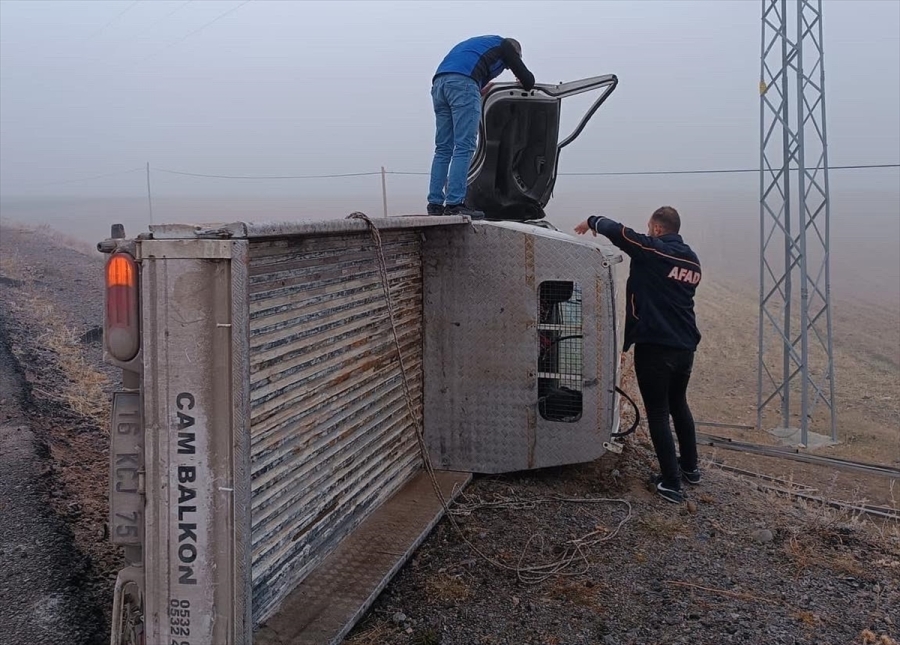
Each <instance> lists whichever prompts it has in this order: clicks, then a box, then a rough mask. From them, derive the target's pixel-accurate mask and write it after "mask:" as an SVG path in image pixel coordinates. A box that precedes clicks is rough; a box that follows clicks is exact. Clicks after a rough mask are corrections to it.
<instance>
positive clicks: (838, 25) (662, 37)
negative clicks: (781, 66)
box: [0, 0, 900, 196]
mask: <svg viewBox="0 0 900 645" xmlns="http://www.w3.org/2000/svg"><path fill="white" fill-rule="evenodd" d="M240 4H241V2H240V1H239V0H231V1H229V2H214V1H210V0H203V1H199V0H198V1H194V2H188V3H185V2H184V1H183V0H177V1H173V2H168V1H153V2H150V1H143V2H138V3H136V4H134V5H133V6H130V5H132V3H131V1H130V0H124V1H121V2H120V1H111V0H110V1H103V2H77V1H74V0H67V1H65V2H43V1H42V2H20V1H9V0H4V1H3V2H2V3H0V194H2V195H4V196H11V195H17V194H35V193H38V194H47V193H50V194H93V195H97V194H107V193H108V194H116V195H122V194H131V193H134V192H136V193H138V194H139V191H140V190H141V186H142V182H144V178H143V176H142V175H141V174H140V173H133V174H131V175H128V176H126V177H118V178H109V179H104V180H96V181H89V182H83V183H78V182H76V183H70V184H64V185H56V186H46V184H50V183H53V182H62V181H66V180H69V179H77V178H81V177H90V176H92V175H96V174H101V173H106V172H113V171H118V170H123V169H128V168H133V167H138V166H143V164H144V163H145V162H148V161H149V162H150V163H151V165H152V166H153V167H154V168H170V169H177V170H187V171H192V172H200V173H220V174H318V173H329V172H335V173H346V172H360V171H373V170H378V169H379V167H380V166H382V165H384V166H386V167H387V168H388V169H392V170H412V171H427V170H428V168H429V164H430V160H431V153H432V149H433V128H434V126H433V122H434V117H433V113H432V109H431V99H430V95H429V89H430V83H431V77H432V74H433V72H434V69H435V67H436V66H437V64H438V63H439V62H440V60H441V58H442V57H443V55H444V54H445V53H446V51H447V50H448V49H449V48H450V47H452V46H453V45H454V44H455V43H456V42H457V41H459V40H461V39H463V38H466V37H469V36H472V35H477V34H485V33H497V34H501V35H504V36H511V37H515V38H517V39H518V40H519V41H520V42H521V43H522V45H523V49H524V51H523V56H524V60H525V62H526V64H527V65H528V66H529V67H530V69H531V70H532V71H533V72H534V74H535V76H536V77H537V80H538V81H539V82H558V81H562V80H573V79H577V78H581V77H585V76H592V75H598V74H607V73H614V74H617V75H618V76H619V79H620V86H619V88H618V89H617V90H616V92H615V93H614V94H613V96H612V97H611V98H610V100H609V102H608V104H607V105H605V106H604V108H603V109H601V111H600V113H598V115H597V116H596V117H595V119H594V120H593V121H592V122H591V123H590V124H589V126H588V128H587V130H586V131H585V132H584V133H583V134H582V136H581V137H580V138H579V139H578V140H577V141H576V142H575V143H574V144H573V145H572V146H570V147H569V148H567V149H566V150H565V151H564V153H563V156H562V158H561V167H560V170H561V171H563V172H566V171H568V172H572V171H620V170H656V169H692V168H730V167H749V168H753V167H756V166H757V164H758V163H759V159H758V155H759V96H758V90H757V84H758V82H759V47H760V4H761V3H760V2H758V1H756V0H746V1H745V0H741V1H730V2H726V1H717V2H713V1H705V2H676V1H671V0H667V1H665V2H663V1H644V2H633V1H630V2H540V1H530V2H515V3H504V2H490V3H488V2H452V3H451V2H443V3H427V2H359V3H356V2H354V3H351V2H328V3H319V2H289V1H265V0H254V1H253V2H250V3H248V4H245V5H243V6H240V7H239V8H238V9H237V10H235V11H233V12H232V13H230V14H228V15H226V16H224V17H222V18H221V19H220V20H219V21H218V22H216V23H215V24H212V25H209V26H207V27H205V28H204V29H202V30H201V31H199V32H197V33H194V34H193V35H191V32H193V31H194V30H196V29H198V28H199V27H201V26H203V25H205V24H206V23H208V22H209V21H211V20H213V19H214V18H216V17H217V16H219V15H221V14H222V13H223V12H225V11H227V10H228V9H230V8H233V7H238V5H240ZM129 6H130V8H128V7H129ZM126 8H128V10H127V11H126V12H125V13H124V14H121V12H122V11H123V10H125V9H126ZM120 14H121V15H120ZM824 25H825V44H826V54H825V57H826V58H825V64H826V83H827V91H828V128H829V141H830V161H831V163H832V164H833V165H839V164H854V163H873V162H874V163H895V162H897V161H898V158H900V117H898V115H900V2H897V1H893V0H880V1H863V0H850V1H843V0H828V1H826V2H825V8H824ZM186 36H187V37H186ZM185 37H186V38H185ZM507 79H511V76H510V75H509V73H508V72H507V73H506V74H504V76H503V77H502V80H507ZM585 106H586V102H585V100H583V99H581V98H577V99H571V100H567V101H566V102H565V103H564V105H563V113H564V116H563V119H564V124H563V129H566V128H567V127H568V128H571V126H572V125H574V123H575V121H576V120H577V118H579V117H580V115H581V114H580V110H583V109H584V107H585ZM879 176H880V177H881V180H880V181H888V182H893V183H894V184H896V181H897V176H898V174H897V173H896V172H891V173H887V174H885V173H882V174H881V175H879ZM170 179H171V181H170V183H169V184H168V185H167V186H164V187H163V189H165V188H166V187H168V188H170V189H171V190H173V191H175V190H182V191H187V192H195V193H198V194H211V193H215V192H216V191H219V190H223V189H224V187H223V184H222V182H210V181H204V180H199V181H198V180H186V179H179V178H175V177H171V178H170ZM367 181H368V180H367ZM426 181H427V178H426V177H420V178H413V179H412V180H408V181H407V180H404V182H403V186H404V187H408V189H409V190H411V191H412V192H413V193H416V192H421V193H422V195H423V196H424V192H425V188H424V186H419V184H424V183H425V182H426ZM860 181H862V180H860ZM356 185H357V183H355V182H354V181H349V182H346V183H342V184H340V189H341V190H344V189H346V190H352V189H353V187H354V186H356ZM335 186H337V184H334V183H328V182H324V181H318V180H317V182H312V183H310V182H306V183H304V184H302V186H300V185H299V184H295V185H294V186H293V188H294V189H300V188H302V189H303V190H307V189H322V190H331V189H334V188H335ZM270 188H272V186H270V185H268V182H265V183H264V184H262V185H260V184H256V185H255V186H254V187H253V189H254V190H256V191H257V192H265V191H268V190H270ZM123 191H125V192H124V193H123Z"/></svg>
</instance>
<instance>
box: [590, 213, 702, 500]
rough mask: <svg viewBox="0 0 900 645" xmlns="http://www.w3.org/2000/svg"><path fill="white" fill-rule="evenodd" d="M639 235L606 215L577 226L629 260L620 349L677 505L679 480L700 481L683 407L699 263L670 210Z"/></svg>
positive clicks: (660, 480) (661, 481) (664, 491)
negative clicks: (629, 356) (630, 355)
mask: <svg viewBox="0 0 900 645" xmlns="http://www.w3.org/2000/svg"><path fill="white" fill-rule="evenodd" d="M647 228H648V234H647V235H641V234H640V233H636V232H635V231H633V230H632V229H630V228H628V227H626V226H623V225H622V224H619V223H618V222H614V221H613V220H611V219H608V218H606V217H590V218H588V219H587V220H586V221H584V222H582V223H581V224H579V225H578V226H576V227H575V232H576V233H578V234H579V235H584V234H585V233H586V232H588V231H591V232H593V234H594V235H597V233H600V235H603V236H605V237H607V238H609V240H610V241H611V242H612V243H613V244H615V245H616V246H617V247H618V248H620V249H621V250H622V251H624V252H625V253H627V254H628V255H629V256H630V257H631V270H630V272H629V274H628V282H627V284H626V287H625V299H626V305H625V309H626V313H625V346H624V348H623V351H626V352H627V351H628V349H629V348H630V347H631V346H632V345H634V373H635V376H636V377H637V382H638V387H639V388H640V390H641V398H642V399H643V400H644V408H645V409H646V410H647V425H648V426H649V427H650V438H651V439H652V440H653V447H654V449H655V450H656V458H657V460H658V461H659V467H660V471H661V473H660V475H658V476H656V477H654V480H653V483H654V485H655V486H656V492H657V493H658V494H659V495H660V496H662V497H663V498H664V499H666V500H668V501H670V502H681V501H682V500H683V499H684V494H683V492H682V489H681V480H682V479H684V480H685V481H686V482H688V483H689V484H694V485H696V484H699V483H700V470H699V469H698V467H697V438H696V434H695V428H694V419H693V417H692V416H691V409H690V408H689V407H688V403H687V387H688V381H690V378H691V369H692V367H693V363H694V352H695V351H696V349H697V346H698V345H699V344H700V331H699V330H698V329H697V322H696V318H695V315H694V294H695V292H696V290H697V285H698V284H699V283H700V278H701V275H702V274H701V270H700V260H699V259H697V254H696V253H694V251H692V250H691V247H689V246H688V245H687V244H685V242H684V240H683V239H681V235H679V230H680V229H681V218H680V217H679V215H678V211H676V210H675V209H674V208H671V207H670V206H663V207H662V208H658V209H657V210H656V211H655V212H654V213H653V215H652V216H651V217H650V221H649V222H648V224H647ZM669 415H671V416H672V421H673V422H674V425H675V434H676V436H677V437H678V448H679V450H680V453H681V457H680V459H679V458H678V457H677V456H676V453H675V442H674V441H673V439H672V431H671V430H670V428H669Z"/></svg>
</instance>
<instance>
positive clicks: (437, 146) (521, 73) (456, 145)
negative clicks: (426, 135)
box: [427, 36, 534, 218]
mask: <svg viewBox="0 0 900 645" xmlns="http://www.w3.org/2000/svg"><path fill="white" fill-rule="evenodd" d="M505 69H509V70H511V71H512V73H513V74H515V76H516V78H517V79H519V83H520V84H521V85H522V87H523V88H524V89H526V90H530V89H532V88H533V87H534V75H533V74H532V73H531V72H529V71H528V68H527V67H525V63H523V62H522V46H521V45H520V44H519V43H518V41H516V40H513V39H512V38H502V37H500V36H476V37H474V38H469V39H468V40H465V41H463V42H461V43H459V44H458V45H456V46H455V47H454V48H453V49H451V50H450V53H448V54H447V56H446V57H444V60H443V61H441V64H440V65H439V66H438V68H437V71H436V72H435V74H434V77H433V78H432V81H431V83H432V84H431V99H432V103H433V104H434V117H435V130H436V131H435V136H434V160H433V161H432V163H431V183H430V186H429V189H428V210H427V212H428V214H429V215H468V216H470V217H475V218H480V217H483V215H481V214H480V213H478V212H476V211H473V210H471V209H469V208H467V207H466V206H465V199H466V185H467V182H466V178H467V175H468V172H469V164H471V163H472V156H473V155H474V154H475V142H476V139H477V137H478V125H479V123H480V122H481V96H482V94H484V93H486V92H487V90H488V89H489V88H490V81H492V80H493V79H495V78H497V76H499V75H500V73H501V72H503V70H505ZM445 186H446V192H445Z"/></svg>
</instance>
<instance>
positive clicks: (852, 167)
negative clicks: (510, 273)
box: [387, 163, 900, 177]
mask: <svg viewBox="0 0 900 645" xmlns="http://www.w3.org/2000/svg"><path fill="white" fill-rule="evenodd" d="M868 168H900V164H896V163H885V164H855V165H850V166H829V167H828V169H829V170H857V169H868ZM792 170H796V168H792ZM757 172H759V168H726V169H721V170H636V171H621V172H618V171H609V172H607V171H599V172H560V173H557V176H566V177H621V176H637V175H723V174H738V173H757ZM387 174H388V175H419V176H424V175H429V174H431V173H427V172H403V171H397V170H388V171H387Z"/></svg>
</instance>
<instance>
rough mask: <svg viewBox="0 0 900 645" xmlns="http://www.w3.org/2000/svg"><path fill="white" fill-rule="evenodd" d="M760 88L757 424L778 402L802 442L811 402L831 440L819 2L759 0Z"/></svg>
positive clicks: (783, 419) (827, 209)
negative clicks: (760, 16) (798, 432)
mask: <svg viewBox="0 0 900 645" xmlns="http://www.w3.org/2000/svg"><path fill="white" fill-rule="evenodd" d="M759 89H760V199H759V204H760V266H759V365H758V374H757V386H758V387H757V389H758V397H757V427H758V428H760V429H761V428H762V427H763V424H764V423H766V422H767V420H766V417H765V412H766V410H767V408H769V407H774V405H772V404H773V402H775V401H777V402H779V403H780V406H781V407H780V420H779V422H780V423H781V426H782V427H783V428H791V427H799V428H800V433H801V439H800V441H801V443H802V444H803V445H804V446H807V445H809V444H808V432H809V429H810V424H811V423H812V421H813V412H814V411H815V410H816V408H817V407H818V408H819V409H820V410H821V412H822V415H823V416H822V417H821V418H817V419H816V427H817V428H821V429H822V430H824V431H828V430H830V434H831V438H832V440H836V439H837V430H836V428H837V425H836V418H835V410H834V360H833V344H832V321H831V289H830V286H831V284H830V283H831V275H830V271H829V264H830V257H829V255H830V254H829V245H830V240H829V235H830V230H829V228H830V227H829V224H830V221H829V220H830V216H831V213H830V200H829V191H828V145H827V135H826V129H825V68H824V58H823V43H822V1H821V0H791V1H790V2H788V0H762V55H761V74H760V88H759ZM798 291H799V293H798ZM797 398H799V405H798V402H797ZM826 415H827V425H826V421H825V416H826ZM820 420H821V423H820ZM771 421H774V419H770V420H769V422H771Z"/></svg>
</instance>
